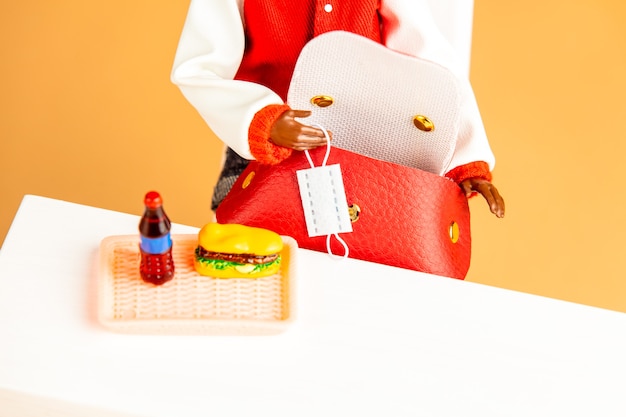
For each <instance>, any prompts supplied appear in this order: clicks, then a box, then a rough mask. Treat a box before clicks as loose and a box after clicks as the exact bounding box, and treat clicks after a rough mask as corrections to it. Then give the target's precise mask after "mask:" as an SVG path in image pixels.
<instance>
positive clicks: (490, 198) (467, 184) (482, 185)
mask: <svg viewBox="0 0 626 417" xmlns="http://www.w3.org/2000/svg"><path fill="white" fill-rule="evenodd" d="M459 185H460V186H461V189H462V190H463V192H464V193H465V195H466V196H468V197H469V196H470V195H471V194H472V192H477V193H480V194H482V196H483V197H484V198H485V200H487V204H489V209H490V210H491V212H492V213H493V214H495V215H496V216H498V217H500V218H502V217H504V199H503V198H502V197H501V196H500V193H499V192H498V189H497V188H496V187H495V186H494V185H493V184H492V183H490V182H489V181H487V180H485V179H482V178H468V179H466V180H464V181H461V184H459Z"/></svg>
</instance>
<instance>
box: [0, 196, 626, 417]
mask: <svg viewBox="0 0 626 417" xmlns="http://www.w3.org/2000/svg"><path fill="white" fill-rule="evenodd" d="M137 224H138V217H137V216H133V215H129V214H123V213H117V212H112V211H107V210H103V209H98V208H93V207H86V206H81V205H77V204H73V203H67V202H62V201H58V200H52V199H47V198H42V197H36V196H26V197H25V198H24V201H23V202H22V204H21V206H20V209H19V211H18V213H17V215H16V217H15V220H14V222H13V225H12V226H11V229H10V231H9V234H8V235H7V237H6V240H5V243H4V246H3V247H2V250H1V251H0V416H2V417H4V416H11V417H19V416H23V415H28V416H41V415H46V416H64V417H67V416H74V415H76V416H78V415H89V416H96V415H98V416H99V415H102V416H104V415H106V416H113V415H120V416H121V415H125V416H155V417H156V416H163V417H172V416H185V417H193V416H252V415H268V416H270V415H271V416H276V417H279V416H289V417H293V416H342V417H343V416H364V415H367V416H369V415H371V416H394V417H397V416H411V417H414V416H454V417H457V416H468V415H472V416H474V415H476V416H498V417H501V416H524V417H527V416H531V415H540V416H573V415H576V416H620V417H623V416H625V415H626V315H624V314H622V313H617V312H612V311H608V310H602V309H598V308H593V307H587V306H582V305H577V304H572V303H567V302H562V301H558V300H552V299H547V298H543V297H537V296H531V295H527V294H522V293H517V292H513V291H507V290H501V289H496V288H491V287H488V286H483V285H480V284H474V283H470V282H463V281H457V280H453V279H448V278H441V277H435V276H430V275H426V274H421V273H416V272H412V271H408V270H400V269H395V268H390V267H386V266H382V265H377V264H370V263H367V262H362V261H354V260H345V261H337V260H334V259H330V258H329V257H328V255H325V254H322V253H315V252H310V251H304V250H299V253H298V255H299V274H298V276H297V302H298V315H297V319H296V320H295V322H294V323H292V325H291V326H290V328H289V329H288V330H287V331H286V332H284V333H282V334H279V335H274V336H253V337H251V336H140V335H124V334H116V333H112V332H110V331H107V330H106V329H104V328H103V327H101V326H100V325H99V323H98V322H97V319H96V316H95V311H96V303H95V301H96V294H95V292H96V289H95V285H94V284H95V281H96V276H95V267H94V266H95V260H96V256H97V254H98V246H99V243H100V240H101V239H102V238H104V237H106V236H109V235H118V234H129V233H136V231H137ZM173 232H175V233H196V232H197V229H196V228H191V227H186V226H181V225H174V229H173ZM523 261H526V262H532V260H520V262H523ZM502 272H503V273H506V271H502ZM86 410H89V411H86ZM44 412H45V413H47V414H45V413H44Z"/></svg>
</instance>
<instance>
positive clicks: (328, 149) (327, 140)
mask: <svg viewBox="0 0 626 417" xmlns="http://www.w3.org/2000/svg"><path fill="white" fill-rule="evenodd" d="M311 126H314V127H317V128H319V129H321V130H322V132H324V137H325V138H326V154H325V155H324V160H323V161H322V165H321V166H323V167H325V166H326V162H328V157H329V156H330V135H329V134H328V131H327V130H326V128H324V126H321V125H318V124H312V125H311ZM304 154H305V155H306V159H307V160H308V161H309V165H311V168H315V164H314V163H313V159H311V155H310V154H309V150H308V149H305V150H304Z"/></svg>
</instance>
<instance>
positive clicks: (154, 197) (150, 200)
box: [143, 191, 163, 209]
mask: <svg viewBox="0 0 626 417" xmlns="http://www.w3.org/2000/svg"><path fill="white" fill-rule="evenodd" d="M143 203H144V204H145V206H146V207H148V208H151V209H153V208H157V207H160V206H161V205H162V204H163V200H161V195H160V194H159V193H157V192H156V191H149V192H148V193H147V194H146V196H145V197H144V199H143Z"/></svg>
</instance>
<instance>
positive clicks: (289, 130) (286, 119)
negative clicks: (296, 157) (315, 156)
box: [270, 110, 330, 151]
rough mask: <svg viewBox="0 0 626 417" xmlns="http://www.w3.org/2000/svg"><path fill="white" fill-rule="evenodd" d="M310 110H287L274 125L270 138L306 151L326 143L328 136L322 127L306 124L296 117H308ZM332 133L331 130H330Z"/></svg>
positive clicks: (275, 142) (277, 143)
mask: <svg viewBox="0 0 626 417" xmlns="http://www.w3.org/2000/svg"><path fill="white" fill-rule="evenodd" d="M310 115H311V112H310V111H308V110H287V111H286V112H284V113H283V114H282V115H281V116H280V117H279V118H278V119H277V120H276V121H275V122H274V124H273V125H272V129H271V131H270V140H271V141H272V142H273V143H274V144H275V145H278V146H284V147H285V148H291V149H295V150H296V151H304V150H307V149H314V148H317V147H318V146H322V145H326V137H325V136H324V132H323V131H322V130H321V129H318V128H315V127H312V126H307V125H304V124H302V123H300V122H298V121H296V120H295V118H296V117H308V116H310ZM329 135H330V132H329Z"/></svg>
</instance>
